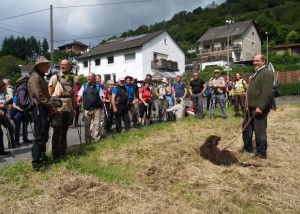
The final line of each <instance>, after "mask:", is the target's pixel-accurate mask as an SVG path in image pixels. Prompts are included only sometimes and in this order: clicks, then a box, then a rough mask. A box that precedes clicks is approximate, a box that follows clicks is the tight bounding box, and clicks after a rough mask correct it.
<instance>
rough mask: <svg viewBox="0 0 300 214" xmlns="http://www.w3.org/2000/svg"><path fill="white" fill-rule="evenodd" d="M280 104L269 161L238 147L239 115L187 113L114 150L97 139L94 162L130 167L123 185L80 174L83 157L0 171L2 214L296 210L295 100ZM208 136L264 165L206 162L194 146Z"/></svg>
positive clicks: (299, 205) (299, 188)
mask: <svg viewBox="0 0 300 214" xmlns="http://www.w3.org/2000/svg"><path fill="white" fill-rule="evenodd" d="M278 107H279V108H278V109H277V111H276V112H274V111H272V112H270V115H269V121H268V144H269V147H268V159H266V160H264V159H259V160H258V159H253V158H252V155H251V154H241V153H238V152H237V151H238V149H240V148H241V146H242V138H241V135H240V131H241V123H242V121H241V119H236V118H231V119H228V120H222V119H216V120H213V121H211V120H208V119H205V120H201V121H198V120H194V119H191V118H190V119H187V120H185V121H182V122H176V123H171V124H165V126H169V127H168V128H164V129H163V130H162V131H157V132H156V133H150V134H149V136H146V135H143V136H146V137H141V138H139V140H136V138H135V137H134V136H132V137H131V140H134V141H135V142H133V143H128V144H124V145H123V146H120V147H118V148H117V149H116V148H110V147H108V146H107V147H105V149H103V150H97V149H98V148H101V143H100V144H99V145H97V149H96V150H95V151H93V152H91V153H90V156H88V157H89V158H93V160H94V162H95V164H98V165H100V164H106V163H107V164H108V163H110V164H111V163H114V164H116V165H117V164H127V165H130V166H132V168H131V169H130V170H131V171H130V172H131V176H130V178H127V179H128V180H129V181H130V182H128V183H126V184H122V183H118V182H110V181H105V180H103V179H101V176H100V177H99V176H97V177H96V176H94V175H93V173H92V172H91V173H88V174H82V173H80V172H79V171H77V169H78V168H79V166H80V164H82V163H83V162H84V160H85V159H83V158H84V157H78V161H77V162H76V160H72V161H73V162H71V161H70V162H69V163H66V165H67V166H68V167H65V166H61V167H58V168H53V169H50V171H48V172H46V173H33V172H29V173H28V175H27V177H26V179H25V178H23V177H22V176H23V174H22V175H17V176H19V178H20V180H22V179H23V181H22V182H21V181H14V182H12V181H11V180H10V179H9V178H8V177H2V176H0V182H1V184H0V189H1V194H0V203H1V204H2V205H4V206H1V207H0V213H81V214H83V213H247V214H248V213H253V214H254V213H255V214H256V213H300V179H299V178H300V168H299V163H300V155H299V154H300V139H299V136H300V135H299V131H300V129H299V127H300V110H299V107H300V106H299V105H280V106H278ZM139 131H143V130H138V131H136V132H139ZM132 133H135V132H134V131H133V132H132ZM212 134H217V135H220V136H221V137H222V140H221V142H220V146H219V147H220V148H221V147H222V146H224V145H226V144H228V142H230V141H231V140H232V139H233V138H237V140H236V142H234V143H233V144H231V145H230V147H229V148H227V149H228V150H230V151H231V152H233V153H234V154H235V155H236V156H237V158H238V159H239V160H240V161H242V162H246V163H255V164H260V165H262V167H258V168H256V167H252V166H251V167H241V166H238V165H234V166H231V167H224V166H216V165H213V164H212V163H210V162H209V161H206V160H203V159H202V158H201V157H200V156H199V154H198V153H197V149H198V148H199V147H200V145H201V144H202V143H203V142H204V140H205V139H206V137H207V136H209V135H212ZM85 158H86V157H85ZM87 167H88V166H87ZM24 180H26V181H27V183H26V182H24ZM24 183H25V184H24Z"/></svg>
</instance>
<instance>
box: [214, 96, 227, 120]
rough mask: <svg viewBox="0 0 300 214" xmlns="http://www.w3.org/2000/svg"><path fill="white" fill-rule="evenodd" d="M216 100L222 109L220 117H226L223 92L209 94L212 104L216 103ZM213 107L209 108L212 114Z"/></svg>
mask: <svg viewBox="0 0 300 214" xmlns="http://www.w3.org/2000/svg"><path fill="white" fill-rule="evenodd" d="M216 101H218V103H219V105H220V108H221V111H222V117H223V118H226V117H227V115H226V109H225V99H224V94H211V104H212V105H216V103H217V102H216ZM214 109H215V108H211V112H210V115H212V116H214V115H215V112H214Z"/></svg>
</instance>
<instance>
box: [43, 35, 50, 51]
mask: <svg viewBox="0 0 300 214" xmlns="http://www.w3.org/2000/svg"><path fill="white" fill-rule="evenodd" d="M48 50H49V44H48V41H47V39H46V38H44V40H43V45H42V52H43V53H45V52H48Z"/></svg>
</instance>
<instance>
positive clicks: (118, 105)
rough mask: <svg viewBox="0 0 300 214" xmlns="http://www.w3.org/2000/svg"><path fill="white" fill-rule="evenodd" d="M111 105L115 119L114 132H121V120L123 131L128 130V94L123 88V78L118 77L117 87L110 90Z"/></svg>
mask: <svg viewBox="0 0 300 214" xmlns="http://www.w3.org/2000/svg"><path fill="white" fill-rule="evenodd" d="M111 103H112V106H113V111H114V113H115V117H116V131H117V133H120V132H121V131H122V119H123V122H124V125H125V130H126V131H127V130H129V129H130V120H129V115H128V92H127V89H126V87H125V78H124V77H119V79H118V85H117V86H116V87H114V88H113V90H112V98H111Z"/></svg>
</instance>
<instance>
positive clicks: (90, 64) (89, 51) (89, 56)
mask: <svg viewBox="0 0 300 214" xmlns="http://www.w3.org/2000/svg"><path fill="white" fill-rule="evenodd" d="M90 72H91V43H90V44H89V73H90Z"/></svg>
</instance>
